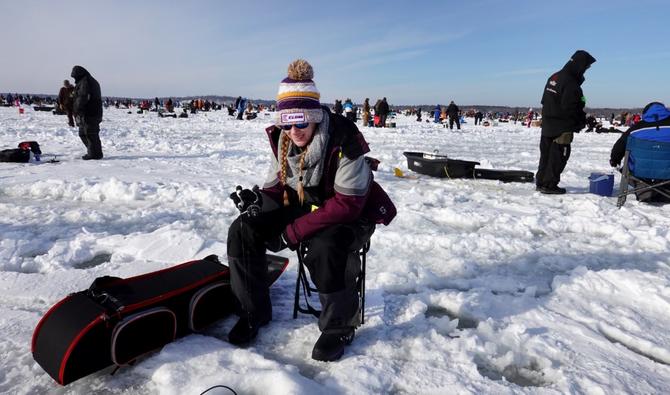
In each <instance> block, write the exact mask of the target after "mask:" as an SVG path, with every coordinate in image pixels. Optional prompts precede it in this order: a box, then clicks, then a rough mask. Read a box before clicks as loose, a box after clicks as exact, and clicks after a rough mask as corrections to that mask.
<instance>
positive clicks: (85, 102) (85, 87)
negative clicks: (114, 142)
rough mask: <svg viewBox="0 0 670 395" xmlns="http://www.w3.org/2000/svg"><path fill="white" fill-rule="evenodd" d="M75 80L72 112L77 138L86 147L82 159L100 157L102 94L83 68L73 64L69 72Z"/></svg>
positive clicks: (96, 82)
mask: <svg viewBox="0 0 670 395" xmlns="http://www.w3.org/2000/svg"><path fill="white" fill-rule="evenodd" d="M70 76H71V77H72V78H74V81H75V87H74V105H73V113H74V116H75V120H76V123H77V126H79V138H81V141H82V142H83V143H84V145H85V146H86V149H87V151H88V152H87V153H86V155H84V156H82V157H81V158H82V159H84V160H90V159H102V144H101V143H100V122H102V96H101V93H100V84H98V81H96V80H95V78H93V76H91V74H90V73H89V72H88V70H86V69H85V68H83V67H81V66H74V67H73V68H72V73H71V74H70Z"/></svg>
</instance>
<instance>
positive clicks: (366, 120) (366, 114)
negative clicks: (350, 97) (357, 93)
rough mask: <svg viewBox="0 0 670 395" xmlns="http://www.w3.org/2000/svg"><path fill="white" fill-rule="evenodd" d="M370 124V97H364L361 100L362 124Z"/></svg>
mask: <svg viewBox="0 0 670 395" xmlns="http://www.w3.org/2000/svg"><path fill="white" fill-rule="evenodd" d="M369 124H370V98H369V97H366V98H365V101H364V102H363V126H366V127H367V126H368V125H369Z"/></svg>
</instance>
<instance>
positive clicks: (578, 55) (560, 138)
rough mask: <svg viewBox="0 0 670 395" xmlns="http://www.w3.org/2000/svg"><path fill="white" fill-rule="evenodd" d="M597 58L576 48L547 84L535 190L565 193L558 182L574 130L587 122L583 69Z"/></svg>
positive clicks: (544, 95)
mask: <svg viewBox="0 0 670 395" xmlns="http://www.w3.org/2000/svg"><path fill="white" fill-rule="evenodd" d="M595 61H596V59H595V58H594V57H593V56H591V55H590V54H589V53H588V52H586V51H583V50H579V51H577V52H575V53H574V55H572V57H571V58H570V60H569V61H568V62H567V63H566V64H565V66H563V68H562V69H561V70H560V71H558V72H556V73H554V74H552V75H551V77H549V79H548V80H547V83H546V85H545V87H544V93H543V95H542V137H540V163H539V165H538V169H537V175H536V177H535V184H536V190H538V191H540V192H541V193H545V194H563V193H565V188H561V187H559V186H558V183H559V182H560V180H561V173H562V172H563V170H564V169H565V165H566V164H567V163H568V159H569V158H570V144H571V143H572V139H573V134H574V133H577V132H579V131H580V130H582V129H583V128H584V127H585V126H586V113H585V112H584V106H585V104H586V99H585V98H584V94H583V92H582V88H581V85H582V83H583V82H584V73H585V72H586V70H587V69H588V68H589V67H591V65H592V64H593V63H595Z"/></svg>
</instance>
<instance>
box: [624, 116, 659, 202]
mask: <svg viewBox="0 0 670 395" xmlns="http://www.w3.org/2000/svg"><path fill="white" fill-rule="evenodd" d="M631 193H635V194H636V195H637V196H638V198H639V200H642V201H645V200H646V199H645V198H643V197H642V196H643V195H644V194H647V195H656V196H657V197H660V198H661V200H667V201H669V202H670V126H652V127H649V128H644V129H639V130H636V131H635V132H633V133H631V135H630V136H628V140H627V142H626V154H625V156H624V160H623V168H622V170H621V184H620V186H619V199H618V200H617V207H621V206H623V205H624V203H626V196H627V195H629V194H631ZM664 198H665V199H664ZM654 200H656V199H654V198H653V197H652V201H654Z"/></svg>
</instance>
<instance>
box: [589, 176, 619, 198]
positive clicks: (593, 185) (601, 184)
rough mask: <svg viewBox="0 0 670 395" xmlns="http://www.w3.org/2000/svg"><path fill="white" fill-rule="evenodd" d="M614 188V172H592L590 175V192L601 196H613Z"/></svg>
mask: <svg viewBox="0 0 670 395" xmlns="http://www.w3.org/2000/svg"><path fill="white" fill-rule="evenodd" d="M613 190H614V174H603V173H591V175H590V176H589V192H590V193H595V194H596V195H600V196H612V191H613Z"/></svg>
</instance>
